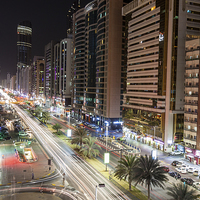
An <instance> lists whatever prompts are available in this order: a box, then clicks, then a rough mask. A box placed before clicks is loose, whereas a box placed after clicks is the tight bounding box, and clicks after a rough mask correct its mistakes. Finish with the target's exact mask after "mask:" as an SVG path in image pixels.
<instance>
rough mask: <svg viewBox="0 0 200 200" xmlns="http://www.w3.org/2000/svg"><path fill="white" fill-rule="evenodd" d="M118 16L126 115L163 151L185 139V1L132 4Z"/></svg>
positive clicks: (150, 0) (155, 0)
mask: <svg viewBox="0 0 200 200" xmlns="http://www.w3.org/2000/svg"><path fill="white" fill-rule="evenodd" d="M122 14H123V16H126V20H127V21H128V28H127V31H128V34H127V89H126V93H125V94H124V103H123V107H124V111H125V115H126V116H128V117H127V118H130V120H129V122H130V121H132V122H133V125H134V126H135V127H139V128H135V129H136V131H137V132H140V133H143V134H150V135H153V134H155V136H156V137H157V142H158V143H159V146H160V148H161V149H164V150H166V148H168V147H169V146H171V145H172V143H173V142H174V136H175V135H176V134H183V113H184V65H185V64H184V62H185V61H184V58H185V50H184V49H185V48H184V45H185V32H184V30H185V24H186V10H185V8H184V2H183V1H179V0H166V1H163V0H144V1H141V0H134V1H132V2H131V3H129V4H127V5H126V6H124V7H123V9H122ZM125 121H126V120H125ZM155 136H154V137H155ZM159 138H160V139H159ZM154 141H155V138H154Z"/></svg>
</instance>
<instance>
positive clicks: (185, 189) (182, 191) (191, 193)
mask: <svg viewBox="0 0 200 200" xmlns="http://www.w3.org/2000/svg"><path fill="white" fill-rule="evenodd" d="M167 190H169V191H168V192H167V194H168V195H169V196H171V197H172V200H194V199H197V198H198V195H196V194H195V193H196V191H195V190H194V189H190V188H189V186H188V185H184V184H183V183H178V184H177V185H176V184H174V183H173V187H167Z"/></svg>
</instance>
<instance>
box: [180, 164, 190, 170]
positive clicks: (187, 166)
mask: <svg viewBox="0 0 200 200" xmlns="http://www.w3.org/2000/svg"><path fill="white" fill-rule="evenodd" d="M182 167H185V168H186V170H188V169H189V168H190V165H186V164H183V165H182Z"/></svg>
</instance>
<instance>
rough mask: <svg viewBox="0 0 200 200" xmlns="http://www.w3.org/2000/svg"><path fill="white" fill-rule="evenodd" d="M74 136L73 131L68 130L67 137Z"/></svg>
mask: <svg viewBox="0 0 200 200" xmlns="http://www.w3.org/2000/svg"><path fill="white" fill-rule="evenodd" d="M71 136H72V130H71V129H68V130H67V137H71Z"/></svg>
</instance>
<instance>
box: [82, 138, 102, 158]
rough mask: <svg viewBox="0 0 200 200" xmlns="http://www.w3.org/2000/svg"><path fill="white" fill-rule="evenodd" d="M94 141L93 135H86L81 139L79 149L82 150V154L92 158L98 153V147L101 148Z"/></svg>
mask: <svg viewBox="0 0 200 200" xmlns="http://www.w3.org/2000/svg"><path fill="white" fill-rule="evenodd" d="M95 142H96V139H95V138H93V137H88V138H85V139H84V140H83V143H84V144H83V148H82V149H81V150H80V151H81V152H83V155H84V156H87V157H88V158H92V157H96V156H98V155H99V154H100V152H99V149H101V147H100V146H99V145H97V144H95Z"/></svg>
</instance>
